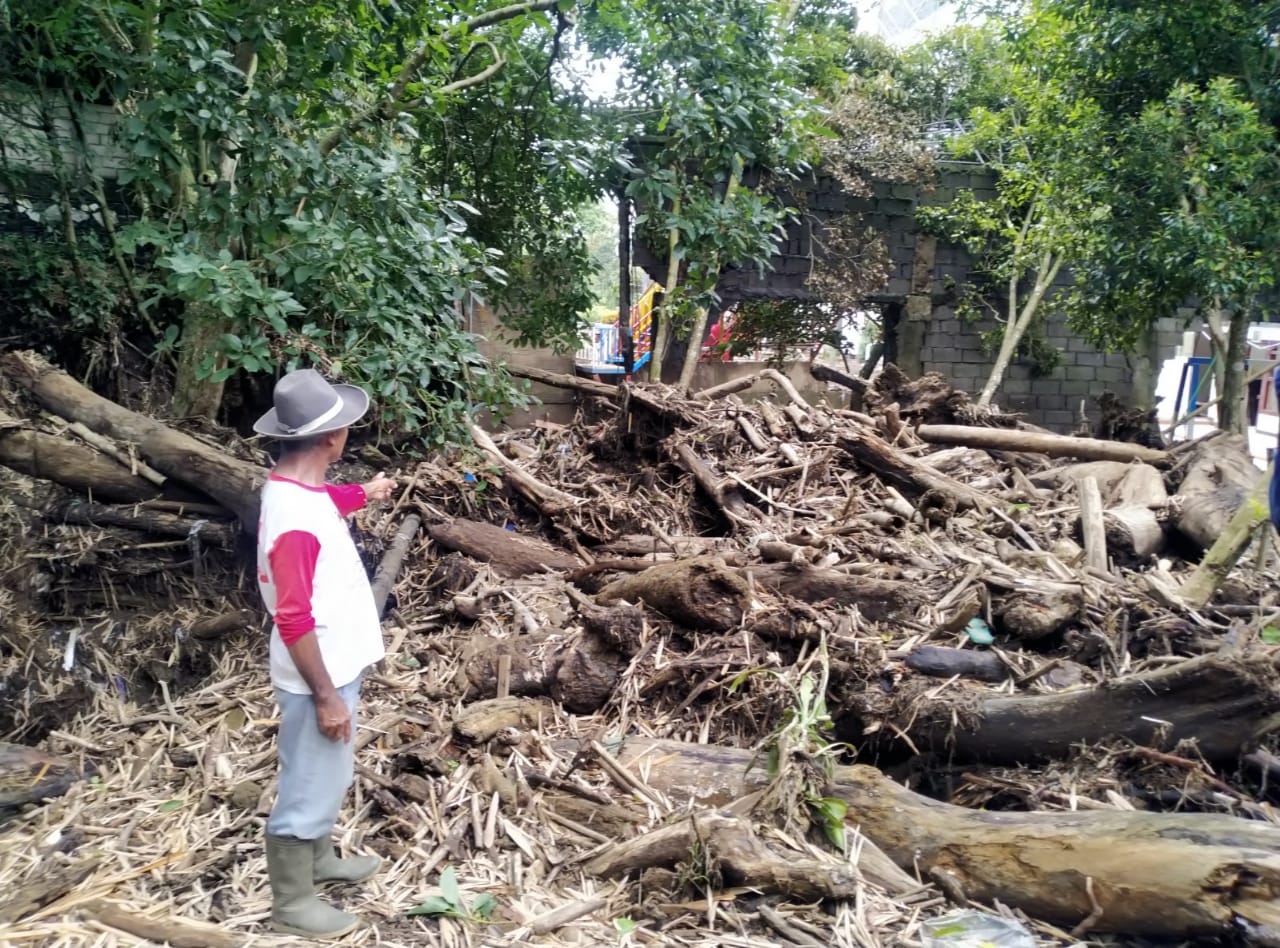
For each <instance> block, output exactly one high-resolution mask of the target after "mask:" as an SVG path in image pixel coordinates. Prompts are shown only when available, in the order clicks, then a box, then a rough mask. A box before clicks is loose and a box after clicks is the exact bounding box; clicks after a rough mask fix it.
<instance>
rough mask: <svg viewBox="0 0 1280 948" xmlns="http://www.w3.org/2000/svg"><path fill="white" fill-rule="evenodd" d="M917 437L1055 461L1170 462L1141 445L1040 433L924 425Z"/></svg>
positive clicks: (930, 441)
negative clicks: (1046, 456)
mask: <svg viewBox="0 0 1280 948" xmlns="http://www.w3.org/2000/svg"><path fill="white" fill-rule="evenodd" d="M916 434H917V435H919V436H920V440H922V441H927V442H929V443H930V444H962V445H966V446H968V447H971V448H985V449H987V450H993V451H1030V452H1033V453H1035V454H1044V455H1048V456H1049V457H1051V458H1087V459H1089V460H1093V461H1120V462H1123V463H1126V464H1127V463H1129V462H1131V461H1144V462H1146V463H1147V464H1167V463H1168V462H1169V453H1168V452H1167V451H1157V450H1155V449H1153V448H1146V447H1143V446H1142V445H1140V444H1131V443H1129V442H1127V441H1099V440H1097V439H1095V438H1073V437H1071V436H1069V435H1058V434H1048V433H1044V432H1039V431H1014V430H1010V429H1008V428H975V427H970V426H968V425H921V426H920V427H919V428H917V429H916Z"/></svg>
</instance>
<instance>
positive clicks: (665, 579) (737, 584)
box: [596, 556, 751, 632]
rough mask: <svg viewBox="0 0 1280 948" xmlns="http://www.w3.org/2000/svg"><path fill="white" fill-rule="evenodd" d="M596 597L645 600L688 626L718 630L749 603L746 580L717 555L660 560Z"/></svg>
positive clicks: (732, 625)
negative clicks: (660, 562)
mask: <svg viewBox="0 0 1280 948" xmlns="http://www.w3.org/2000/svg"><path fill="white" fill-rule="evenodd" d="M596 598H597V599H598V600H599V601H600V602H602V603H611V602H617V601H618V600H620V599H625V600H626V601H627V602H631V603H636V602H643V603H644V604H645V605H647V606H649V608H651V609H655V610H657V611H658V612H660V613H662V614H663V615H665V616H666V617H667V618H669V619H671V620H673V621H674V622H678V623H680V624H681V625H683V626H686V627H687V628H691V629H699V630H709V631H717V632H724V631H727V630H729V629H732V628H736V627H737V625H738V623H739V622H740V621H742V616H743V614H744V613H746V611H747V610H748V609H749V608H750V605H751V591H750V590H749V589H748V587H747V583H746V581H745V580H744V579H743V578H742V577H741V576H740V575H738V573H737V572H736V571H734V570H732V569H730V568H729V567H727V566H725V565H724V563H723V562H722V561H721V560H720V559H718V558H716V557H713V556H709V557H695V558H693V559H688V560H679V561H677V562H675V563H662V564H659V565H658V566H654V567H652V568H650V569H647V570H645V571H644V572H642V573H635V574H633V575H631V576H624V577H623V578H621V579H617V580H614V581H613V582H612V583H610V584H609V585H608V586H606V587H604V589H602V590H600V592H599V593H598V594H597V596H596Z"/></svg>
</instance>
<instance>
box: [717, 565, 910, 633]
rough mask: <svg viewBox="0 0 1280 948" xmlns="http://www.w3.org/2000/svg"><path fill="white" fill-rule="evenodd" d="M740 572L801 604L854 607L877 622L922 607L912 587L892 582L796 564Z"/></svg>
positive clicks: (749, 567) (759, 567) (761, 566)
mask: <svg viewBox="0 0 1280 948" xmlns="http://www.w3.org/2000/svg"><path fill="white" fill-rule="evenodd" d="M742 572H743V574H744V575H746V576H749V577H750V578H751V579H752V581H753V582H756V583H759V584H760V585H761V586H764V587H765V588H766V589H770V590H772V591H774V592H776V593H779V594H781V595H783V596H791V597H792V598H795V599H799V600H801V601H803V602H811V603H817V602H826V601H831V602H835V603H838V604H839V605H841V606H847V605H857V607H858V609H859V611H860V612H861V613H862V614H863V615H864V616H866V617H867V618H868V619H871V620H873V621H877V622H879V621H894V620H903V619H910V618H912V617H913V616H914V615H915V613H916V611H917V610H918V609H919V608H920V607H921V606H923V605H924V599H923V597H922V596H921V595H920V593H919V591H918V589H917V588H916V587H915V586H913V585H912V584H911V583H905V582H899V581H897V580H892V579H877V578H875V577H873V576H853V575H850V574H849V573H841V572H838V571H836V570H833V569H817V568H815V567H812V566H805V565H802V564H799V563H762V564H759V565H757V566H747V567H744V568H743V570H742Z"/></svg>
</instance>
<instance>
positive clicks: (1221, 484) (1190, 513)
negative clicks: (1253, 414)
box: [1174, 434, 1260, 550]
mask: <svg viewBox="0 0 1280 948" xmlns="http://www.w3.org/2000/svg"><path fill="white" fill-rule="evenodd" d="M1185 464H1186V467H1185V473H1184V474H1183V478H1182V483H1181V484H1180V485H1179V487H1178V493H1177V495H1176V497H1177V510H1178V514H1177V518H1176V519H1175V520H1174V525H1175V526H1176V527H1177V528H1178V532H1179V533H1181V534H1182V535H1183V536H1185V537H1187V538H1188V539H1189V540H1191V541H1193V542H1194V543H1195V544H1196V545H1197V546H1199V547H1200V549H1202V550H1207V549H1209V548H1210V547H1211V546H1213V544H1214V542H1215V541H1216V540H1217V539H1218V537H1220V536H1222V532H1223V531H1224V530H1225V529H1226V526H1227V521H1229V520H1230V519H1231V516H1232V514H1234V513H1235V512H1236V511H1237V510H1238V509H1239V508H1240V505H1241V504H1243V503H1244V501H1245V498H1246V497H1248V496H1249V492H1250V491H1251V490H1252V489H1253V486H1254V484H1255V483H1256V482H1257V480H1258V475H1259V473H1260V472H1259V471H1258V468H1257V467H1256V466H1255V465H1254V463H1253V457H1252V456H1251V455H1250V454H1249V445H1248V442H1246V441H1245V439H1244V438H1243V437H1242V436H1241V435H1229V434H1218V435H1213V436H1210V437H1208V438H1205V439H1204V440H1203V441H1200V442H1197V443H1196V444H1195V445H1194V446H1192V447H1191V448H1189V449H1188V454H1187V458H1186V462H1185Z"/></svg>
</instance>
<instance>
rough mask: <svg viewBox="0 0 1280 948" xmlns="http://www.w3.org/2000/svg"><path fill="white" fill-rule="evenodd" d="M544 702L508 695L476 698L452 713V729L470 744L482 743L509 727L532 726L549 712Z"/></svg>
mask: <svg viewBox="0 0 1280 948" xmlns="http://www.w3.org/2000/svg"><path fill="white" fill-rule="evenodd" d="M546 711H547V708H546V706H545V703H544V702H541V701H536V700H532V699H530V698H518V697H513V696H509V697H506V698H489V699H487V700H483V701H473V702H472V703H471V704H468V705H464V706H463V707H462V708H460V709H458V711H457V713H455V714H454V716H453V733H454V734H455V735H456V736H457V737H458V738H459V739H460V740H462V741H464V742H465V743H468V744H483V743H484V742H485V741H488V740H492V739H493V738H494V737H495V736H496V735H497V734H498V732H499V731H502V730H504V729H506V728H518V729H524V728H531V727H535V726H536V725H537V723H538V721H539V720H540V719H541V718H542V716H543V715H544V714H545V713H546Z"/></svg>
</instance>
